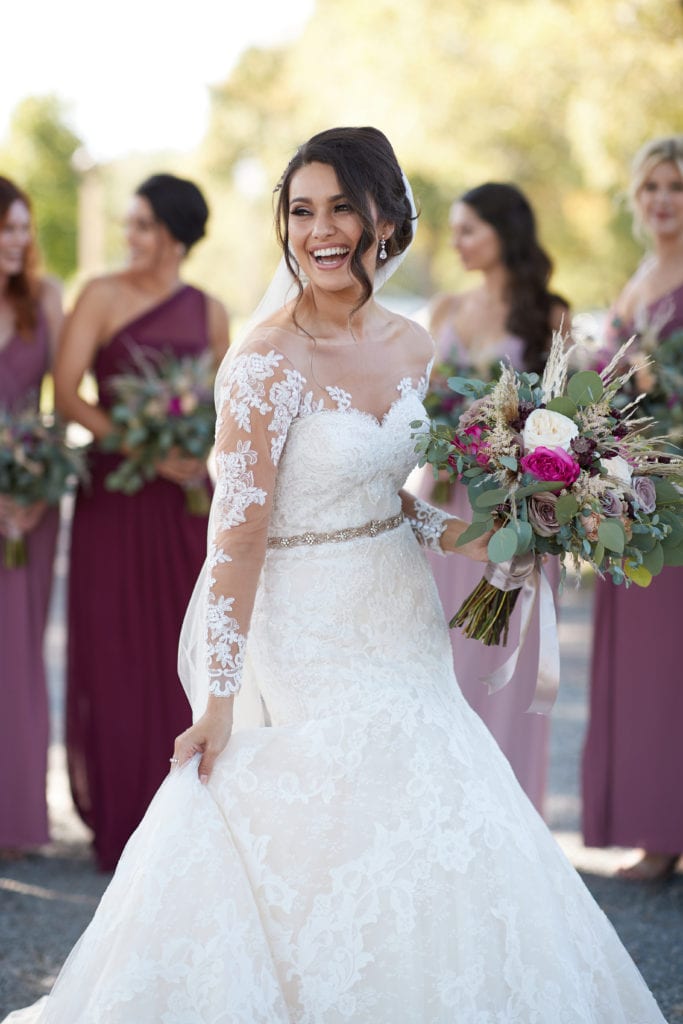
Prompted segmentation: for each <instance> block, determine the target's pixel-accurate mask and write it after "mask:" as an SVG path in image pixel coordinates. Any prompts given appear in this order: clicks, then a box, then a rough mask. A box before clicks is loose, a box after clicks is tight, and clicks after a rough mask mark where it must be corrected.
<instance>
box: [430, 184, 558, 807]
mask: <svg viewBox="0 0 683 1024" xmlns="http://www.w3.org/2000/svg"><path fill="white" fill-rule="evenodd" d="M451 228H452V232H453V245H454V247H455V249H456V250H457V252H458V255H459V256H460V259H461V261H462V264H463V266H464V268H465V270H468V271H476V272H478V273H479V274H481V278H482V279H481V282H480V283H479V284H478V286H475V287H474V288H472V289H469V290H468V291H464V292H460V293H458V294H451V293H446V294H442V295H439V296H437V297H436V298H435V299H434V301H433V303H432V308H431V316H430V325H429V326H430V330H431V333H432V335H433V337H434V340H435V341H436V344H437V349H438V357H437V358H439V359H442V360H444V361H446V362H449V361H453V360H455V362H456V364H457V366H458V368H459V369H458V373H459V374H460V375H461V376H468V375H469V376H472V377H480V378H482V379H488V377H490V374H491V368H492V367H493V366H495V365H496V364H497V363H498V362H499V361H500V360H501V359H503V358H508V359H510V361H511V362H512V365H513V366H516V367H518V368H519V369H527V370H535V371H539V370H541V369H542V368H543V365H544V362H545V355H546V351H547V349H548V347H549V345H550V340H551V336H552V331H553V330H554V329H557V328H559V327H560V326H561V324H562V323H563V321H564V323H565V326H568V324H567V321H568V307H567V304H566V303H565V302H564V300H563V299H561V298H559V296H557V295H553V294H552V293H551V292H549V291H548V287H547V285H548V280H549V278H550V273H551V269H552V264H551V262H550V259H549V258H548V256H547V255H546V253H545V252H544V250H543V249H542V248H541V246H540V244H539V242H538V238H537V235H536V226H535V218H534V214H533V210H532V209H531V206H530V205H529V202H528V201H527V199H526V197H525V196H524V195H523V194H522V193H521V192H520V190H519V189H517V188H515V186H513V185H507V184H499V183H496V182H488V183H486V184H484V185H479V186H478V187H476V188H473V189H470V190H469V191H468V192H466V193H465V194H464V195H463V196H461V197H460V199H459V200H458V201H457V202H456V203H455V204H454V206H453V208H452V210H451ZM411 485H413V489H415V486H417V489H418V493H419V496H420V497H421V498H423V499H425V500H426V501H431V502H434V501H435V498H434V494H433V493H432V492H433V491H434V477H433V473H432V470H431V468H430V467H428V466H427V467H425V468H424V469H423V470H422V471H421V475H420V480H419V484H417V485H415V484H413V481H412V480H411ZM445 508H446V509H447V511H448V512H450V513H451V514H452V515H455V516H459V517H461V518H465V519H470V518H471V515H472V511H471V509H470V505H469V501H468V499H467V492H466V491H465V488H464V487H462V486H461V485H460V484H455V485H453V488H452V493H451V498H450V501H449V503H448V504H447V505H446V506H445ZM427 556H428V558H429V560H430V562H431V565H432V569H433V572H434V577H435V579H436V583H437V586H438V588H439V596H440V598H441V603H442V604H443V606H444V609H445V611H446V614H447V615H448V616H449V617H450V616H451V615H453V614H454V613H455V612H456V611H457V609H458V608H459V607H460V605H461V604H462V602H463V601H464V599H465V598H466V597H467V596H468V594H470V593H471V591H472V590H473V589H474V587H475V586H476V585H477V583H478V582H479V580H480V579H481V568H478V567H477V566H476V564H474V563H472V564H462V565H460V564H459V565H458V566H457V572H453V566H450V565H448V564H446V562H447V560H446V559H444V558H440V557H439V556H438V555H434V554H432V553H430V552H428V553H427ZM460 561H461V562H463V563H465V562H467V559H461V560H460ZM546 572H547V573H548V576H549V579H550V581H551V583H552V584H553V586H554V587H555V588H556V586H557V580H558V573H557V566H556V565H555V562H554V561H553V562H550V563H549V564H548V566H547V567H546ZM519 620H520V614H519V608H518V609H517V610H516V611H515V613H513V617H512V621H511V629H510V640H509V644H508V646H507V647H500V648H496V647H485V646H484V645H483V644H482V643H480V642H479V641H478V640H467V639H466V638H465V637H464V636H463V635H462V633H461V632H460V630H457V629H454V630H452V631H451V641H452V645H453V664H454V668H455V675H456V678H457V680H458V683H459V685H460V688H461V690H462V692H463V693H464V695H465V697H466V698H467V701H468V702H469V704H470V705H471V706H472V707H473V708H474V710H475V711H476V712H477V713H478V714H479V716H480V717H481V718H482V719H483V720H484V722H485V723H486V725H487V726H488V728H489V730H490V731H491V732H492V733H493V735H494V737H495V738H496V740H497V741H498V745H499V746H500V748H501V750H502V751H503V753H504V754H505V756H506V757H507V759H508V760H509V762H510V764H511V765H512V768H513V770H514V772H515V775H516V776H517V779H518V781H519V783H520V785H521V786H522V788H523V789H524V791H525V792H526V794H527V796H528V797H529V798H530V800H531V801H532V803H533V804H534V805H535V807H536V809H537V810H538V811H539V812H540V813H543V799H544V795H545V787H546V777H547V771H548V741H549V734H550V720H549V718H548V717H547V716H545V715H535V714H527V713H526V709H527V708H528V707H529V704H530V703H531V701H532V698H533V695H534V690H535V687H536V678H537V666H538V644H539V637H538V615H536V616H535V618H534V619H533V620H532V623H531V626H530V629H529V633H528V634H527V638H526V641H525V645H524V648H523V649H522V652H521V654H520V658H519V661H518V663H517V668H516V669H515V672H514V675H513V677H512V679H511V681H510V683H508V685H507V686H505V687H504V688H503V689H502V690H500V691H498V692H497V693H494V694H489V692H488V689H487V687H486V686H485V685H484V684H482V682H481V677H482V676H486V675H488V674H489V673H491V672H493V671H494V670H495V669H496V668H497V667H498V666H499V665H500V664H502V662H504V661H505V660H506V659H507V658H508V657H509V655H510V652H511V651H512V650H513V645H514V644H515V642H516V639H517V637H518V636H519Z"/></svg>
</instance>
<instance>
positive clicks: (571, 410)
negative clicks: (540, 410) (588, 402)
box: [546, 395, 579, 420]
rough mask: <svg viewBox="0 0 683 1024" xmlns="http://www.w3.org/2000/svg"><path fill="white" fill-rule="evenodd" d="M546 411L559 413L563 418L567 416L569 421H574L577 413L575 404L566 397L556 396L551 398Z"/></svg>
mask: <svg viewBox="0 0 683 1024" xmlns="http://www.w3.org/2000/svg"><path fill="white" fill-rule="evenodd" d="M546 409H549V410H550V411H551V412H560V413H562V415H563V416H568V417H569V419H570V420H572V419H574V417H575V416H576V414H577V412H578V411H579V410H578V408H577V406H576V402H573V401H572V400H571V398H569V396H568V395H558V396H557V398H551V399H550V401H549V402H548V404H547V406H546Z"/></svg>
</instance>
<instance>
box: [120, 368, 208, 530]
mask: <svg viewBox="0 0 683 1024" xmlns="http://www.w3.org/2000/svg"><path fill="white" fill-rule="evenodd" d="M133 359H134V365H135V368H136V370H137V372H134V371H133V372H131V373H126V374H120V375H119V376H117V377H113V378H111V380H110V381H109V387H110V389H111V391H112V393H113V395H114V404H113V406H112V408H111V418H112V421H113V424H114V432H113V433H112V434H111V435H110V437H109V438H107V440H106V442H105V447H106V448H108V449H110V450H116V451H124V452H126V453H127V454H126V456H125V458H124V459H123V461H122V462H121V464H120V465H119V466H118V467H117V468H116V469H115V470H114V471H113V472H112V473H110V474H109V476H108V477H107V479H106V482H105V483H106V486H107V488H108V489H109V490H112V491H122V492H123V493H124V494H135V493H136V492H137V491H139V490H140V488H141V487H143V485H144V484H145V482H146V481H148V480H153V479H154V478H155V477H156V476H158V475H159V469H160V466H161V465H162V464H163V463H164V462H165V460H168V459H169V457H170V458H172V457H173V455H175V454H177V455H181V456H184V457H186V458H193V459H197V460H201V461H204V460H205V459H206V457H207V456H208V454H209V452H210V450H211V446H212V444H213V438H214V430H215V426H216V412H215V407H214V402H213V377H214V374H213V368H212V356H211V353H205V354H203V355H201V356H198V357H189V356H186V357H183V358H177V357H175V356H173V355H170V354H165V355H158V354H157V353H151V354H145V353H142V352H139V351H137V352H135V354H134V356H133ZM183 486H184V487H185V494H186V500H187V509H188V511H189V512H190V514H192V515H207V514H208V511H209V504H210V502H209V496H208V494H207V492H206V488H205V486H204V483H203V479H202V480H196V481H194V482H192V483H189V484H185V485H183Z"/></svg>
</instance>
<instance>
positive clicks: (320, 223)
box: [313, 211, 334, 238]
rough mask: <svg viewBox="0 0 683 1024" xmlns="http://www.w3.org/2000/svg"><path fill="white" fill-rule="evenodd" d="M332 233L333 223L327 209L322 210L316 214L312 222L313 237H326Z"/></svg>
mask: <svg viewBox="0 0 683 1024" xmlns="http://www.w3.org/2000/svg"><path fill="white" fill-rule="evenodd" d="M333 233H334V224H333V223H332V219H331V217H330V215H329V213H327V211H323V212H321V213H318V214H316V217H315V220H314V222H313V236H314V237H315V238H328V237H329V236H330V235H331V234H333Z"/></svg>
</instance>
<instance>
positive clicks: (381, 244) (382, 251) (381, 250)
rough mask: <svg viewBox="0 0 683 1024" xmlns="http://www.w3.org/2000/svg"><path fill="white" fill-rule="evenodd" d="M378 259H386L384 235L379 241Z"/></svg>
mask: <svg viewBox="0 0 683 1024" xmlns="http://www.w3.org/2000/svg"><path fill="white" fill-rule="evenodd" d="M379 258H380V259H381V260H385V259H386V258H387V243H386V240H385V238H384V235H382V237H381V238H380V240H379Z"/></svg>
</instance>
